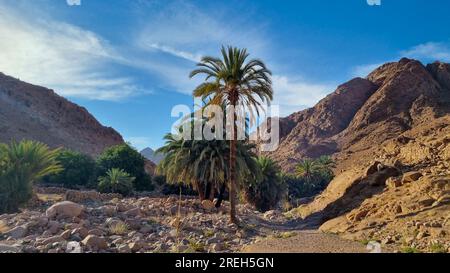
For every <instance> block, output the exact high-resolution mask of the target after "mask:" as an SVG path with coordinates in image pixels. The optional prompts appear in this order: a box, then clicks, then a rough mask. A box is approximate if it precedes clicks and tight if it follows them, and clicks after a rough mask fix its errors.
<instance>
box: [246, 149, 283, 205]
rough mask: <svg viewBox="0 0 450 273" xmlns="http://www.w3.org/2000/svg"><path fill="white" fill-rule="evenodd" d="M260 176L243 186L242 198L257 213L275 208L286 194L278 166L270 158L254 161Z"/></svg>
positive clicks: (260, 158)
mask: <svg viewBox="0 0 450 273" xmlns="http://www.w3.org/2000/svg"><path fill="white" fill-rule="evenodd" d="M256 162H257V164H258V165H259V168H260V169H261V176H260V177H254V178H252V179H251V180H250V181H247V184H246V185H245V191H244V197H245V199H246V200H247V202H248V203H250V204H252V205H254V206H255V208H256V209H257V210H259V211H262V212H265V211H268V210H271V209H273V208H275V207H276V205H277V204H278V203H279V202H280V200H281V199H282V198H283V197H284V196H285V194H286V185H285V184H284V180H283V179H281V176H280V168H279V166H278V165H277V164H276V163H275V162H274V161H273V160H271V159H270V158H267V157H259V158H258V159H257V160H256Z"/></svg>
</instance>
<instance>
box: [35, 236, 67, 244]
mask: <svg viewBox="0 0 450 273" xmlns="http://www.w3.org/2000/svg"><path fill="white" fill-rule="evenodd" d="M64 241H65V240H64V238H63V237H61V236H53V237H50V238H47V239H44V240H42V241H41V244H42V245H48V244H54V243H59V242H64Z"/></svg>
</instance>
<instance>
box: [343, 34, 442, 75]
mask: <svg viewBox="0 0 450 273" xmlns="http://www.w3.org/2000/svg"><path fill="white" fill-rule="evenodd" d="M403 57H407V58H411V59H416V60H419V61H422V62H433V61H441V62H450V42H426V43H422V44H418V45H415V46H412V47H410V48H408V49H405V50H401V51H400V52H398V53H397V56H396V58H394V60H385V61H384V62H379V63H374V64H364V65H358V66H355V67H353V68H352V69H351V75H352V76H353V77H366V76H367V75H368V74H369V73H370V72H372V71H373V70H375V69H376V68H378V67H379V66H381V65H382V64H383V63H386V62H392V61H395V59H397V60H398V59H400V58H403Z"/></svg>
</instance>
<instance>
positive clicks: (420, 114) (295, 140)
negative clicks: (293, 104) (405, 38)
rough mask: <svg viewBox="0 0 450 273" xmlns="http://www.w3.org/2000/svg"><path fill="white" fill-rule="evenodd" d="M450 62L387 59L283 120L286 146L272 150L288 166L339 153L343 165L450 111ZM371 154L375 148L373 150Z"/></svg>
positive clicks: (281, 136) (284, 144)
mask: <svg viewBox="0 0 450 273" xmlns="http://www.w3.org/2000/svg"><path fill="white" fill-rule="evenodd" d="M449 87H450V65H449V64H446V63H440V62H436V63H433V64H429V65H427V66H424V65H422V64H421V63H420V62H418V61H416V60H410V59H406V58H404V59H402V60H400V61H399V62H393V63H387V64H385V65H383V66H381V67H379V68H377V69H376V70H375V71H373V72H372V73H371V74H370V75H369V76H368V77H367V78H365V79H363V78H356V79H353V80H350V81H349V82H347V83H344V84H342V85H341V86H339V87H338V88H337V89H336V91H334V92H333V93H331V94H330V95H328V96H327V97H326V98H324V99H323V100H321V101H320V102H319V103H318V104H317V105H315V106H314V107H312V108H309V109H306V110H303V111H300V112H297V113H294V114H292V115H290V116H288V117H286V118H281V119H280V138H281V140H280V146H279V148H278V149H277V150H276V151H274V152H272V153H270V154H269V155H270V156H271V157H272V158H274V159H275V160H277V161H278V162H279V163H280V165H281V166H283V169H284V170H285V171H292V170H293V169H294V168H295V165H296V163H297V162H298V161H299V160H301V159H302V158H306V157H310V158H314V157H318V156H320V155H324V154H326V155H333V156H334V157H335V158H338V159H339V161H338V170H342V169H345V168H346V166H351V165H353V164H354V162H353V161H354V160H358V159H363V160H364V157H360V156H358V154H360V153H364V152H369V150H372V148H377V146H376V145H379V144H381V143H383V142H384V141H385V140H388V139H392V138H395V137H397V136H399V135H400V134H402V133H403V132H406V131H408V130H410V129H412V128H414V127H415V126H418V125H419V124H423V123H427V122H429V121H432V120H435V119H436V118H438V117H440V116H444V115H446V114H448V113H449V108H450V106H449V105H450V102H449V101H450V88H449ZM369 153H370V152H369Z"/></svg>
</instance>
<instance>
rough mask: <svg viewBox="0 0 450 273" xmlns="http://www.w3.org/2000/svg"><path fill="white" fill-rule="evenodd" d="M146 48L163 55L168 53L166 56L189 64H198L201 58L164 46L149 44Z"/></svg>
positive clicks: (200, 56) (197, 55) (198, 55)
mask: <svg viewBox="0 0 450 273" xmlns="http://www.w3.org/2000/svg"><path fill="white" fill-rule="evenodd" d="M148 46H149V47H150V48H154V49H156V50H160V51H162V52H164V53H168V54H171V55H174V56H176V57H179V58H182V59H186V60H188V61H191V62H199V61H200V60H201V58H202V55H200V54H193V53H190V52H187V51H182V50H178V49H175V48H172V47H170V46H164V45H158V44H149V45H148Z"/></svg>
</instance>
